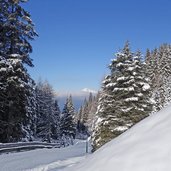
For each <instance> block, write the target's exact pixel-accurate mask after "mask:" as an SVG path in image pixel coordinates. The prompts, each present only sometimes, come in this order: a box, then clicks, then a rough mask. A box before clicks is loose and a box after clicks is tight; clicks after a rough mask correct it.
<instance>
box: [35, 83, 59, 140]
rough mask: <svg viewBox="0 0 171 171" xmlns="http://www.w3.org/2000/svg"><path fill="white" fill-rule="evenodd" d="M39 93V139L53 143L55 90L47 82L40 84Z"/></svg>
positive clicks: (38, 86)
mask: <svg viewBox="0 0 171 171" xmlns="http://www.w3.org/2000/svg"><path fill="white" fill-rule="evenodd" d="M36 92H37V137H39V138H41V139H42V140H43V141H47V142H51V139H52V127H54V126H55V125H54V123H55V121H54V119H55V118H56V117H55V116H54V114H55V112H54V95H53V89H52V87H51V86H50V84H49V83H48V82H47V81H46V82H44V83H42V82H39V83H38V85H37V88H36Z"/></svg>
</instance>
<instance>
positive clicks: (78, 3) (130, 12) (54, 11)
mask: <svg viewBox="0 0 171 171" xmlns="http://www.w3.org/2000/svg"><path fill="white" fill-rule="evenodd" d="M24 7H25V9H26V10H27V11H29V12H30V13H31V15H32V20H33V22H34V23H35V25H36V31H37V32H38V34H39V37H38V38H36V40H35V41H34V42H32V45H33V49H34V51H33V53H32V54H31V57H32V58H33V60H34V65H35V67H34V68H31V69H29V73H30V74H31V75H32V77H33V78H34V79H35V80H37V79H38V78H39V77H42V78H43V79H47V80H48V81H49V82H50V84H52V85H53V87H54V89H55V90H56V91H57V92H60V93H65V92H70V93H75V92H79V91H80V90H81V89H83V88H85V87H87V88H90V89H95V90H98V89H99V88H100V85H101V80H102V79H103V77H104V75H105V74H106V73H107V72H108V69H107V66H108V64H109V63H110V60H111V59H112V58H113V57H114V55H113V54H114V53H115V52H116V51H118V49H120V48H122V47H123V45H124V43H125V41H126V40H129V41H130V42H131V47H132V50H136V49H140V50H142V51H143V52H144V51H145V49H146V48H151V49H153V48H154V47H157V46H159V45H160V44H161V43H165V42H166V43H171V22H170V20H171V10H170V7H171V1H170V0H127V1H126V0H30V1H29V2H28V3H26V4H25V5H24Z"/></svg>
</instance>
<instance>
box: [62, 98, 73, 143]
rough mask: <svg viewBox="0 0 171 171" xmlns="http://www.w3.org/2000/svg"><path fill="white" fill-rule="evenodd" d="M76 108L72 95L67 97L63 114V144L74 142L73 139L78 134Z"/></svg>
mask: <svg viewBox="0 0 171 171" xmlns="http://www.w3.org/2000/svg"><path fill="white" fill-rule="evenodd" d="M74 118H75V109H74V105H73V102H72V97H71V96H70V97H69V98H67V99H66V103H65V104H64V108H63V111H62V114H61V123H60V132H61V137H62V139H63V145H64V146H68V145H69V144H73V139H75V136H76V123H75V122H74Z"/></svg>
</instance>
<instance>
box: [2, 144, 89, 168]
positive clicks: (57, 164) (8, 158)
mask: <svg viewBox="0 0 171 171" xmlns="http://www.w3.org/2000/svg"><path fill="white" fill-rule="evenodd" d="M85 146H86V142H85V141H78V142H76V143H75V145H73V146H69V147H66V148H52V149H39V150H32V151H26V152H19V153H9V154H2V155H0V170H2V171H60V170H61V169H62V168H65V167H70V166H73V165H74V164H76V163H79V162H80V161H81V160H83V159H84V158H85V157H86V156H87V155H86V153H85Z"/></svg>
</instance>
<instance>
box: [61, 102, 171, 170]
mask: <svg viewBox="0 0 171 171" xmlns="http://www.w3.org/2000/svg"><path fill="white" fill-rule="evenodd" d="M170 170H171V105H170V106H168V107H166V108H165V109H163V110H162V111H160V112H158V113H156V114H153V115H152V116H150V117H148V118H146V119H144V120H143V121H141V122H140V123H139V124H137V125H136V126H134V127H133V128H131V129H130V130H128V131H127V132H125V133H124V134H122V135H121V136H119V137H118V138H116V139H114V140H112V141H111V142H109V143H107V144H106V145H104V146H103V147H102V148H100V149H99V150H98V151H96V152H95V153H94V154H93V155H90V156H89V157H88V158H87V159H85V160H84V161H82V162H81V163H79V164H77V165H75V166H73V167H70V168H66V169H64V171H170Z"/></svg>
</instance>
